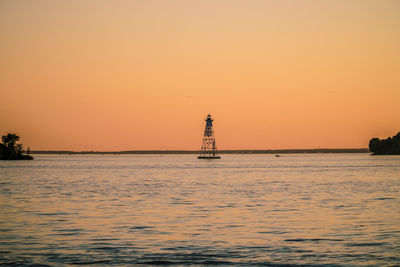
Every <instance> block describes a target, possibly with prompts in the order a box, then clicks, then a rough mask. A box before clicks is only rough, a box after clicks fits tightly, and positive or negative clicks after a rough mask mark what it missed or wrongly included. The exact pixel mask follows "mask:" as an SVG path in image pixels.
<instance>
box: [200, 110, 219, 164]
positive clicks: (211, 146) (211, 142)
mask: <svg viewBox="0 0 400 267" xmlns="http://www.w3.org/2000/svg"><path fill="white" fill-rule="evenodd" d="M212 123H213V119H211V115H210V114H208V116H207V118H206V128H205V129H204V136H203V144H202V145H201V151H200V156H198V157H197V158H199V159H220V158H221V157H219V156H218V153H217V146H216V145H215V137H214V130H213V127H212Z"/></svg>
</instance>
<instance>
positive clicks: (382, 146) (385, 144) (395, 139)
mask: <svg viewBox="0 0 400 267" xmlns="http://www.w3.org/2000/svg"><path fill="white" fill-rule="evenodd" d="M369 150H370V151H371V152H372V155H400V132H399V133H397V134H396V135H395V136H392V137H388V138H387V139H379V138H376V137H374V138H372V139H371V140H370V141H369Z"/></svg>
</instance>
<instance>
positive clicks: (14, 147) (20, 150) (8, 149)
mask: <svg viewBox="0 0 400 267" xmlns="http://www.w3.org/2000/svg"><path fill="white" fill-rule="evenodd" d="M1 141H2V143H0V160H19V159H33V157H32V156H31V155H27V154H24V152H25V151H24V147H23V145H22V144H20V143H18V141H19V136H18V135H16V134H13V133H8V134H6V135H3V136H2V137H1ZM29 150H30V149H29V148H28V151H29ZM28 153H29V152H28Z"/></svg>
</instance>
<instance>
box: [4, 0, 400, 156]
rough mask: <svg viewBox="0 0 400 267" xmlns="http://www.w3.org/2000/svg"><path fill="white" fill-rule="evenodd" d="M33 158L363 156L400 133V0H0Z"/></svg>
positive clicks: (16, 101) (13, 121)
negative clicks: (237, 152)
mask: <svg viewBox="0 0 400 267" xmlns="http://www.w3.org/2000/svg"><path fill="white" fill-rule="evenodd" d="M0 99H1V104H0V134H5V133H6V132H15V133H17V134H19V135H20V136H21V139H22V142H23V143H24V144H26V145H29V146H30V148H31V149H32V150H42V149H46V150H106V151H112V150H136V149H140V150H142V149H199V148H200V146H201V139H202V134H203V129H204V124H205V122H204V119H205V117H206V115H207V114H208V113H211V114H212V116H213V117H214V119H215V121H214V126H215V134H216V138H217V146H218V148H219V149H284V148H318V147H323V148H360V147H367V146H368V141H369V139H370V138H372V137H380V138H383V137H384V138H386V137H388V136H392V135H394V134H396V133H397V132H398V131H400V1H365V0H362V1H347V0H346V1H245V0H243V1H232V0H229V1H215V0H213V1H206V0H202V1H162V0H160V1H152V0H144V1H101V0H94V1H53V0H49V1H16V0H10V1H6V0H1V1H0Z"/></svg>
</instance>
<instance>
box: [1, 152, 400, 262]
mask: <svg viewBox="0 0 400 267" xmlns="http://www.w3.org/2000/svg"><path fill="white" fill-rule="evenodd" d="M399 191H400V157H399V156H369V155H368V154H332V155H326V154H318V155H282V156H281V157H274V156H273V155H224V156H223V158H222V159H221V160H218V161H212V160H210V161H208V160H197V158H196V155H124V156H121V155H120V156H109V155H107V156H101V155H90V156H83V155H79V156H44V155H39V156H35V160H34V161H29V162H28V161H16V162H12V161H2V162H0V201H1V210H0V233H1V234H0V264H15V265H31V264H43V265H50V266H54V265H69V264H104V265H110V264H114V265H118V266H120V265H131V264H183V265H184V264H197V265H203V264H211V265H214V264H226V265H232V264H242V265H249V264H298V265H302V264H317V265H323V264H327V265H328V264H333V265H385V264H388V265H390V264H399V263H400V223H399V222H400V197H399Z"/></svg>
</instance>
